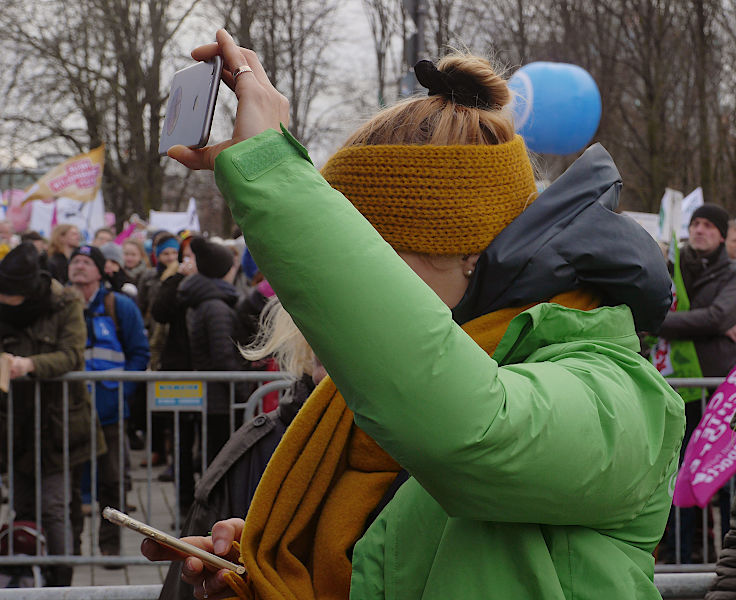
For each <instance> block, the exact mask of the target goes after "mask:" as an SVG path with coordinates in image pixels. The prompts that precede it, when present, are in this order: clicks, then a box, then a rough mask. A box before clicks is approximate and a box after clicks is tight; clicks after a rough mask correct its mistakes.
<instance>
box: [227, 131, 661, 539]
mask: <svg viewBox="0 0 736 600" xmlns="http://www.w3.org/2000/svg"><path fill="white" fill-rule="evenodd" d="M215 177H216V181H217V184H218V186H219V188H220V190H221V191H222V193H223V195H224V197H225V198H226V200H227V202H228V204H229V206H230V208H231V209H232V212H233V216H234V217H235V220H236V222H237V223H238V225H240V227H241V228H242V230H243V232H244V234H245V239H246V241H247V243H248V247H249V249H250V251H251V253H252V254H253V257H254V258H255V261H256V263H257V264H258V266H259V268H260V269H261V271H262V272H263V273H264V274H265V276H266V278H267V279H268V281H269V283H270V284H271V285H272V286H273V288H274V290H275V291H276V294H277V295H278V297H279V298H280V300H281V302H282V304H283V305H284V307H285V308H286V310H287V311H288V312H289V313H290V314H291V315H292V317H293V318H294V321H295V322H296V324H297V326H298V327H299V328H300V329H301V331H302V332H303V334H304V335H305V337H306V339H307V341H308V342H309V343H310V345H311V346H312V348H313V350H314V351H315V352H316V354H317V355H318V356H319V357H320V359H321V360H322V362H323V364H324V365H325V367H326V369H327V372H328V373H329V374H330V375H331V377H332V378H333V380H334V381H335V383H336V385H337V387H338V389H340V391H341V392H342V394H343V396H344V398H345V400H346V402H347V403H348V406H349V407H350V408H351V409H352V410H353V411H354V413H355V421H356V423H357V424H358V426H360V427H361V428H362V429H364V430H365V431H366V432H367V433H368V434H369V435H371V436H372V437H373V438H374V439H375V440H376V441H377V442H378V443H379V444H380V445H381V446H382V447H383V448H385V449H386V450H387V451H388V452H389V453H390V454H391V455H392V456H393V457H394V458H395V459H396V460H397V461H398V462H399V463H401V465H402V466H404V467H405V468H406V469H407V470H408V471H409V472H410V473H411V474H412V475H413V476H414V477H416V479H417V480H418V481H419V482H420V483H421V484H422V486H423V487H424V488H425V489H426V490H427V491H429V493H430V494H431V495H432V496H433V497H434V498H435V500H437V501H438V502H439V503H440V504H441V505H442V507H443V508H444V509H445V510H446V511H447V512H448V514H450V515H451V516H463V517H468V518H472V519H477V520H486V521H519V522H535V523H566V524H581V525H599V526H607V525H610V524H613V523H616V522H619V523H620V521H621V519H622V518H631V517H633V516H635V514H637V512H638V511H640V510H641V509H642V507H643V505H644V503H645V502H646V500H647V497H648V495H650V494H651V493H652V490H653V488H654V486H656V485H657V483H658V482H660V481H661V479H662V478H663V476H664V470H663V469H662V468H661V465H659V466H657V467H656V468H654V465H653V463H654V462H656V457H657V456H658V455H659V447H655V446H657V444H659V446H661V445H662V444H666V443H667V442H666V436H665V435H664V433H663V428H664V424H663V422H662V420H663V419H664V416H663V412H664V410H665V409H663V408H661V405H662V404H663V403H661V402H660V403H659V404H660V408H659V409H658V410H659V411H660V413H659V416H657V417H655V420H656V419H659V420H656V422H654V423H652V422H651V421H650V420H649V415H644V414H642V411H641V410H640V409H638V408H637V407H636V402H637V401H638V397H636V395H635V394H634V396H632V397H631V399H630V400H629V401H627V402H626V403H624V404H623V405H622V406H619V404H617V403H616V402H612V401H611V400H612V396H610V395H608V394H606V395H604V396H605V397H603V398H601V397H600V396H599V394H598V392H597V391H596V390H593V389H591V388H590V387H589V384H588V383H587V382H586V381H585V379H584V378H582V379H581V378H580V377H579V376H577V374H576V373H575V371H574V370H571V369H569V368H567V367H566V366H565V364H564V361H557V362H547V363H540V364H537V365H518V366H514V367H508V368H507V367H504V368H502V369H499V367H498V365H497V363H496V362H495V361H494V360H493V359H491V358H490V357H489V356H488V355H487V354H486V353H485V352H484V351H483V350H482V349H481V348H480V347H478V346H477V344H475V342H473V340H472V339H471V338H470V337H469V336H468V335H467V334H466V333H465V332H464V331H462V329H460V327H459V326H457V324H456V323H454V322H453V320H452V317H451V313H450V310H449V309H448V308H447V307H446V306H445V305H444V304H443V303H442V302H441V301H440V299H439V298H438V297H437V296H436V294H435V293H434V292H433V291H432V290H431V289H430V288H429V287H428V286H427V285H425V284H424V282H422V281H421V280H420V279H419V277H418V276H417V275H415V274H414V273H413V271H411V269H409V267H408V266H407V265H406V264H405V263H404V262H403V261H402V260H401V259H400V258H399V257H398V256H397V254H396V253H395V252H394V251H393V249H392V248H391V247H390V246H389V245H388V244H387V243H385V242H384V241H383V240H382V239H381V238H380V236H379V235H378V234H377V233H376V231H375V230H374V229H373V227H372V226H371V225H370V224H369V223H368V221H366V220H365V219H364V218H363V217H362V215H360V213H358V212H357V210H356V209H355V208H354V207H353V206H352V205H351V204H350V202H348V201H347V200H346V199H345V198H344V197H343V196H342V195H341V194H340V193H339V192H337V191H335V190H333V189H332V188H331V187H330V186H329V184H327V182H326V181H324V179H323V178H322V177H321V176H320V174H319V173H318V172H317V170H316V169H315V168H314V167H313V166H312V165H311V164H310V163H309V162H308V161H307V160H305V157H304V154H303V152H302V149H301V148H300V147H298V146H297V145H296V144H295V143H293V142H292V141H291V140H290V139H289V137H288V134H285V135H280V134H279V133H277V132H275V131H273V130H270V131H267V132H264V133H262V134H260V135H259V136H256V137H255V138H252V139H250V140H247V141H245V142H242V143H240V144H238V145H236V146H233V147H231V148H229V149H228V150H226V151H224V152H222V153H221V154H220V155H219V156H218V158H217V161H216V166H215ZM597 360H603V359H597ZM593 366H595V367H596V368H599V367H600V365H593ZM606 366H607V367H610V366H611V365H610V364H609V363H606ZM614 371H615V369H614ZM611 382H612V383H613V384H615V385H614V387H613V388H612V392H611V394H614V393H615V394H619V393H622V392H623V393H629V392H631V391H632V390H631V389H629V387H628V383H627V378H626V377H622V373H620V372H614V373H613V374H612V376H611ZM606 383H607V382H603V387H605V384H606ZM642 423H643V424H642ZM612 427H613V429H611V428H612ZM648 428H651V429H652V430H653V432H652V431H649V430H648ZM629 431H630V432H631V433H630V434H628V433H627V432H629ZM572 432H575V433H576V435H571V433H572ZM621 436H624V437H623V438H622V437H621ZM656 436H659V439H658V440H657V439H655V440H654V446H653V445H652V439H653V438H656ZM637 438H638V439H637ZM669 452H670V453H673V449H672V448H670V449H669ZM652 455H654V456H655V458H652ZM632 457H633V458H634V459H635V460H633V461H631V459H632ZM642 457H645V458H642ZM627 460H629V462H633V464H629V465H627V464H626V461H627ZM631 482H636V483H638V484H646V485H640V487H641V488H642V489H641V490H638V491H637V490H634V491H633V493H632V488H633V487H634V485H632V483H631ZM593 492H595V493H593Z"/></svg>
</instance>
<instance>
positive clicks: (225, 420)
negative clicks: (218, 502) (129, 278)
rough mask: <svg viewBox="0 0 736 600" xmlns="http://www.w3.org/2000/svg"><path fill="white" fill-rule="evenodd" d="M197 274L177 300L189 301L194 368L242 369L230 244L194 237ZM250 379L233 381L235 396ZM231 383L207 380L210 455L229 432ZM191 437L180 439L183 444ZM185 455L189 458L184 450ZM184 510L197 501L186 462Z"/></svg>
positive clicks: (244, 390) (188, 324)
mask: <svg viewBox="0 0 736 600" xmlns="http://www.w3.org/2000/svg"><path fill="white" fill-rule="evenodd" d="M190 248H191V249H192V252H193V253H194V256H195V259H196V265H197V273H194V274H192V275H190V276H189V277H187V278H186V279H184V280H183V281H182V282H181V284H180V285H179V288H178V292H177V303H178V304H179V305H181V306H186V307H187V308H186V329H187V335H188V338H189V356H190V361H191V368H192V369H193V370H195V371H242V370H243V369H244V368H246V367H247V364H248V363H247V362H246V360H245V359H244V358H243V357H242V356H241V355H240V352H239V351H238V347H237V345H236V341H237V340H240V339H241V338H242V335H241V334H240V328H239V319H238V317H237V315H236V313H235V309H234V307H235V304H236V303H237V301H238V295H237V292H236V290H235V287H234V286H233V284H232V277H233V276H234V274H235V267H234V266H233V259H232V253H231V252H230V250H229V249H227V248H226V247H224V246H222V245H220V244H215V243H212V242H209V241H207V240H205V239H204V238H194V239H192V241H191V244H190ZM247 395H248V386H247V384H236V385H235V399H236V400H245V398H247ZM229 411H230V384H229V383H228V382H209V383H208V384H207V458H208V460H211V459H212V458H213V457H214V456H215V455H216V454H217V452H218V451H219V450H220V449H221V448H222V447H223V446H224V445H225V442H227V440H228V437H229V436H230V418H229V414H230V412H229ZM187 443H188V442H187V441H185V440H182V446H185V445H186V444H187ZM182 459H184V460H188V456H187V457H186V458H185V456H184V454H183V455H182ZM181 481H182V484H181V490H182V497H181V500H180V501H181V509H182V510H184V509H186V508H187V505H188V504H191V501H192V500H193V498H192V497H189V495H190V494H191V492H190V491H189V490H193V489H194V486H193V471H191V470H189V467H188V465H187V464H185V463H184V464H182V479H181Z"/></svg>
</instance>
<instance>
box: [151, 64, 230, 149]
mask: <svg viewBox="0 0 736 600" xmlns="http://www.w3.org/2000/svg"><path fill="white" fill-rule="evenodd" d="M221 72H222V58H221V57H220V56H215V57H214V58H213V59H212V60H210V61H207V62H199V63H197V64H196V65H192V66H191V67H187V68H185V69H181V70H180V71H177V72H176V73H175V74H174V78H173V79H172V81H171V94H170V96H169V102H168V104H167V106H166V116H165V118H164V122H163V126H162V129H161V138H160V140H159V144H158V152H159V154H160V155H162V156H163V155H164V154H166V151H167V150H168V149H169V148H171V147H172V146H175V145H177V144H181V145H183V146H189V147H190V148H201V147H202V146H205V145H206V144H207V140H208V139H209V137H210V128H211V127H212V115H213V114H214V112H215V103H216V101H217V91H218V89H219V87H220V75H221Z"/></svg>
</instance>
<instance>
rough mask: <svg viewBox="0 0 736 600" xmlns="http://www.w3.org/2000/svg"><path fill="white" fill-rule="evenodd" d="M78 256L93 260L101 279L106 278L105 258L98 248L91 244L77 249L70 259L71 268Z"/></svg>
mask: <svg viewBox="0 0 736 600" xmlns="http://www.w3.org/2000/svg"><path fill="white" fill-rule="evenodd" d="M77 256H85V257H87V258H88V259H89V260H91V261H92V262H93V263H94V265H95V267H97V270H98V271H99V272H100V276H101V277H103V278H104V277H105V256H104V254H102V251H101V250H100V249H99V248H98V247H97V246H92V245H90V244H82V245H81V246H79V248H76V249H75V250H74V251H73V252H72V255H71V256H70V257H69V266H70V267H71V264H72V261H73V260H74V258H75V257H77Z"/></svg>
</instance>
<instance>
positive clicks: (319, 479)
mask: <svg viewBox="0 0 736 600" xmlns="http://www.w3.org/2000/svg"><path fill="white" fill-rule="evenodd" d="M215 53H218V54H220V55H221V56H223V58H224V60H225V68H224V69H223V77H225V79H226V80H227V81H228V83H229V84H231V86H232V89H234V90H235V94H236V96H237V98H238V111H237V118H236V120H235V124H234V128H233V135H232V138H231V139H229V140H227V141H224V142H222V143H220V144H217V145H213V146H208V147H205V148H200V149H196V150H194V149H189V148H185V147H182V146H176V147H174V148H172V149H171V150H169V155H170V156H171V157H173V158H175V159H177V160H178V161H179V162H181V163H182V164H184V165H185V166H188V167H189V168H214V170H215V180H216V182H217V185H218V187H219V189H220V191H221V192H222V194H223V196H224V198H225V200H226V201H227V203H228V205H229V206H230V208H231V210H232V212H233V217H234V219H235V222H236V223H237V224H238V225H239V226H240V227H241V229H242V231H243V234H244V236H245V239H246V240H247V241H248V247H249V248H250V250H251V252H252V253H253V257H254V259H255V260H256V262H257V264H258V266H259V268H260V270H261V271H262V273H263V274H264V276H265V277H266V279H267V281H268V282H269V284H270V285H271V286H272V287H273V289H274V291H275V292H276V295H277V296H278V298H279V300H280V301H281V303H282V305H283V307H284V308H285V309H286V310H287V312H289V314H290V315H291V316H292V318H293V320H294V322H295V323H296V324H297V326H298V327H299V329H300V331H301V332H302V333H303V334H304V337H305V338H306V340H307V341H308V343H309V345H310V346H311V348H312V349H313V350H314V352H315V354H316V355H317V357H318V358H319V360H320V361H321V363H322V364H323V365H324V367H325V369H326V370H327V372H328V373H329V377H328V378H326V379H324V380H323V381H322V382H321V383H320V385H319V386H318V387H317V388H316V389H315V391H314V392H313V393H312V395H311V396H310V397H309V399H308V400H307V402H306V404H305V405H304V406H303V407H302V409H301V410H300V412H299V414H298V415H297V418H296V419H295V420H294V422H293V423H292V424H291V426H290V427H289V429H288V430H287V431H286V433H285V435H284V437H283V439H282V440H281V443H280V444H279V446H278V447H277V448H276V451H275V452H274V454H273V456H272V457H271V459H270V461H269V462H268V466H267V467H266V470H265V472H264V473H263V476H262V478H261V480H260V483H259V485H258V488H257V489H256V491H255V495H254V496H253V500H252V502H251V503H250V506H249V508H248V512H247V514H246V517H245V520H244V521H243V520H241V519H237V518H231V519H228V520H225V521H221V522H218V523H216V524H215V525H214V526H213V527H212V536H211V537H207V538H205V537H202V538H196V537H195V538H189V540H191V541H194V542H195V543H197V544H199V545H201V546H202V547H205V548H208V549H209V550H210V551H212V550H214V551H215V552H216V553H219V554H227V555H228V556H230V557H231V558H233V559H238V560H240V561H241V562H242V563H243V564H244V566H245V568H246V570H247V573H248V577H247V580H246V579H242V578H240V577H238V576H236V575H234V574H233V573H232V572H229V573H226V572H224V571H221V572H219V573H217V574H211V573H209V572H206V571H204V570H202V567H201V564H200V563H198V562H197V561H194V560H192V559H187V569H186V570H185V571H186V573H187V574H186V576H185V577H184V579H185V581H188V582H189V583H191V584H193V585H194V586H195V596H197V597H203V596H205V595H207V596H213V597H214V596H215V595H218V596H217V597H221V596H220V595H222V597H224V595H225V593H226V590H225V586H229V587H230V588H231V590H232V592H231V594H232V593H234V594H236V595H237V596H238V597H240V598H259V599H269V600H280V599H284V598H327V597H329V598H335V599H338V598H344V599H346V600H347V599H348V598H361V599H368V598H371V599H379V598H402V600H411V599H416V600H418V599H419V598H429V597H432V598H463V599H465V600H473V599H481V598H487V597H489V593H490V594H491V595H493V596H494V597H498V598H515V599H517V600H524V599H529V600H531V599H537V600H543V599H544V600H551V599H553V598H555V599H558V598H563V597H565V596H566V595H567V596H569V595H570V593H568V592H569V591H570V590H575V595H576V596H580V597H591V598H592V597H596V598H602V599H605V600H613V599H619V598H655V597H658V592H657V589H656V587H655V585H654V583H653V576H654V573H653V571H654V564H653V562H654V561H653V560H651V552H652V551H653V550H654V548H655V546H656V545H657V542H658V541H659V539H660V538H661V536H662V533H663V530H664V523H665V522H666V519H667V515H668V513H669V507H670V504H671V497H670V494H669V492H668V482H669V481H671V480H672V478H673V477H674V476H675V474H676V471H677V463H678V457H679V450H680V442H681V439H682V431H683V426H684V416H683V405H682V400H681V398H680V397H679V396H678V395H677V394H676V393H675V392H674V391H673V390H672V388H671V387H670V386H669V385H668V384H667V382H666V381H665V380H664V379H663V378H662V377H661V375H660V374H659V373H658V372H657V371H656V369H655V368H654V367H653V366H652V365H651V364H649V363H648V362H647V361H646V360H645V359H644V358H642V357H641V356H640V355H639V354H638V352H639V349H640V344H639V339H638V337H637V334H636V332H637V330H641V329H646V328H653V329H656V328H657V327H658V326H659V324H660V323H661V321H662V319H663V318H664V316H665V314H666V312H667V310H668V309H669V305H670V303H671V294H670V281H669V276H668V273H667V269H666V265H665V264H664V261H663V260H662V255H661V253H660V251H659V248H658V247H657V245H656V242H655V241H654V240H653V239H652V238H651V236H649V234H647V233H646V231H644V230H643V229H642V228H641V227H639V226H638V225H637V224H636V223H635V222H633V221H632V220H631V219H628V218H627V217H625V216H622V215H619V214H617V213H616V212H615V209H616V207H617V204H618V195H619V190H620V188H621V179H620V176H619V174H618V171H617V169H616V167H615V165H614V164H613V161H612V159H611V157H610V156H609V155H608V153H607V152H606V151H605V150H604V149H603V148H602V147H601V146H600V145H597V144H596V145H594V146H592V147H591V148H589V149H588V150H587V151H586V152H585V153H583V155H582V156H581V157H580V158H578V160H577V161H576V162H575V163H573V165H572V166H571V167H570V168H569V169H568V170H567V171H566V172H565V173H564V174H563V175H562V176H560V177H559V178H558V179H557V180H556V181H555V182H554V183H553V184H551V185H550V186H549V187H548V188H547V189H546V190H545V191H544V192H542V193H541V194H539V195H537V190H536V185H535V181H534V173H533V169H532V167H531V163H530V160H529V157H528V153H527V150H526V147H525V144H524V140H523V139H522V138H521V137H519V136H518V135H516V134H515V132H514V125H513V117H512V112H511V101H512V94H511V91H510V89H509V87H508V85H507V83H506V81H505V80H504V79H503V78H502V77H501V76H499V75H498V74H497V73H496V71H494V69H493V68H492V66H491V65H490V64H489V63H488V61H486V60H484V59H482V58H480V57H475V56H470V55H461V54H453V55H449V56H446V57H444V58H443V59H442V60H441V61H440V62H439V63H438V64H437V65H435V64H433V63H431V62H430V61H421V62H420V63H418V64H417V65H415V67H414V72H415V74H416V76H417V78H418V81H419V82H420V84H421V85H422V86H424V87H425V88H427V90H428V92H427V96H426V97H415V98H411V99H408V100H405V101H403V102H400V103H398V104H397V105H395V106H393V107H390V108H387V109H385V110H383V111H381V112H380V113H379V114H378V115H376V116H375V117H374V118H373V119H371V120H370V121H369V122H368V123H367V124H365V125H364V126H362V127H360V128H359V129H358V131H356V132H355V133H354V134H353V135H352V136H350V137H349V138H348V141H347V142H346V143H345V145H344V147H343V148H342V149H340V150H338V151H337V152H336V153H335V154H334V155H333V156H332V157H331V158H330V159H329V160H328V161H327V163H326V164H325V166H324V167H323V168H322V172H321V174H320V173H319V172H318V171H317V170H316V169H315V168H314V166H313V164H312V163H311V160H310V159H309V155H308V153H307V151H306V150H305V149H304V148H303V147H302V146H301V145H300V144H299V143H298V142H297V141H296V140H295V139H294V138H293V137H292V136H291V134H290V133H289V131H288V129H287V128H286V126H285V125H283V124H285V123H288V114H289V113H288V102H287V101H286V99H285V98H283V97H282V96H281V95H280V94H279V93H278V92H277V91H276V90H275V89H274V88H273V87H272V86H271V84H270V83H269V82H268V77H267V75H266V72H265V70H264V69H263V67H262V65H261V63H260V62H259V61H258V58H257V56H256V55H255V53H253V52H252V51H250V50H244V49H241V48H238V47H237V46H236V45H235V43H234V41H233V40H232V38H231V37H230V36H229V35H228V34H227V32H225V31H224V30H220V31H218V32H217V44H210V45H208V46H203V47H200V48H198V49H196V50H195V51H194V52H193V56H194V57H195V58H197V59H200V60H205V59H208V58H210V57H211V56H213V55H214V54H215ZM266 335H268V332H266ZM397 489H398V491H397ZM233 541H239V542H240V545H239V551H236V552H230V553H228V550H229V549H232V548H233V545H232V542H233ZM143 551H144V553H145V554H146V555H147V556H149V558H154V559H165V558H169V559H170V558H175V554H174V553H170V552H168V551H166V550H165V549H163V548H161V547H158V546H156V544H155V542H152V541H150V540H149V541H146V542H145V543H144V545H143ZM644 555H646V556H649V557H650V558H649V559H647V560H642V557H643V556H644ZM571 556H572V557H573V558H572V560H573V563H574V564H573V565H572V568H571V562H570V561H571ZM489 590H490V591H491V592H489Z"/></svg>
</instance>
